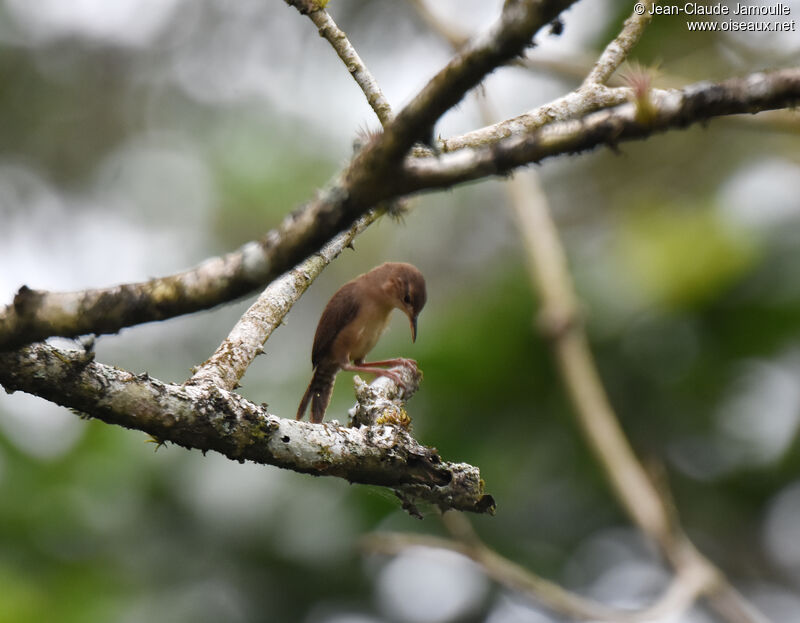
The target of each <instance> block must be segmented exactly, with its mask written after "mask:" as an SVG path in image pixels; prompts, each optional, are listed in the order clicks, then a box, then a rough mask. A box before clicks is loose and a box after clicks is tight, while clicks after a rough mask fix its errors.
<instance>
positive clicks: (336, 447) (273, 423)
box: [0, 344, 494, 512]
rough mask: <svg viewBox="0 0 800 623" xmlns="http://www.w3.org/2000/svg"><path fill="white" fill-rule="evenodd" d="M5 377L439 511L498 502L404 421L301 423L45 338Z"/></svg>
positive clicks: (472, 471)
mask: <svg viewBox="0 0 800 623" xmlns="http://www.w3.org/2000/svg"><path fill="white" fill-rule="evenodd" d="M0 385H2V386H3V387H4V388H5V389H6V391H9V392H13V391H24V392H27V393H30V394H34V395H36V396H41V397H42V398H45V399H47V400H50V401H51V402H54V403H56V404H60V405H63V406H66V407H71V408H73V409H76V410H78V411H80V412H82V413H84V414H85V415H87V416H88V417H92V418H97V419H100V420H102V421H104V422H107V423H109V424H116V425H119V426H124V427H126V428H131V429H136V430H140V431H144V432H146V433H149V434H150V435H152V436H153V437H154V438H156V439H158V440H160V441H162V442H168V441H169V442H172V443H174V444H177V445H179V446H183V447H185V448H195V449H198V450H202V451H204V452H205V451H208V450H215V451H217V452H220V453H221V454H224V455H225V456H227V457H228V458H231V459H234V460H238V461H245V460H249V461H254V462H256V463H262V464H265V465H275V466H278V467H283V468H286V469H291V470H294V471H297V472H303V473H308V474H313V475H317V476H337V477H340V478H345V479H347V480H348V481H350V482H354V483H364V484H373V485H382V486H387V487H391V488H393V489H395V490H396V491H398V493H399V494H400V495H401V497H403V499H404V501H405V500H406V499H407V498H409V496H410V499H411V502H412V503H413V502H415V501H420V502H425V503H427V504H435V505H437V506H439V507H440V508H442V509H448V508H453V509H459V510H466V511H474V512H491V511H492V510H493V509H494V501H493V500H492V498H491V496H489V495H487V494H486V493H485V492H484V491H483V482H482V481H481V478H480V473H479V471H478V469H477V468H475V467H472V466H470V465H466V464H463V463H449V462H447V461H444V460H443V459H442V458H441V457H440V456H439V454H438V453H437V452H436V450H434V449H432V448H427V447H425V446H422V445H421V444H419V443H418V442H417V441H416V440H415V439H414V438H413V437H412V436H411V435H410V434H408V432H407V431H405V430H404V429H402V428H401V427H397V426H388V425H383V426H380V425H376V426H361V427H358V428H356V427H352V428H347V427H344V426H341V425H339V424H337V423H335V422H331V423H326V424H311V423H307V422H297V421H295V420H289V419H285V418H280V417H278V416H276V415H273V414H271V413H269V412H268V411H267V410H266V408H264V407H261V406H258V405H255V404H253V403H251V402H249V401H248V400H246V399H244V398H243V397H241V396H239V395H238V394H235V393H232V392H228V391H225V390H223V389H220V388H218V387H215V386H214V385H211V384H202V385H173V384H168V383H163V382H161V381H159V380H157V379H153V378H151V377H149V376H147V375H146V374H143V375H134V374H132V373H130V372H127V371H125V370H120V369H118V368H114V367H112V366H107V365H104V364H101V363H98V362H96V361H94V359H93V357H92V355H91V353H85V352H83V351H65V350H59V349H56V348H53V347H51V346H48V345H46V344H35V345H32V346H28V347H25V348H22V349H19V350H17V351H13V352H7V353H0Z"/></svg>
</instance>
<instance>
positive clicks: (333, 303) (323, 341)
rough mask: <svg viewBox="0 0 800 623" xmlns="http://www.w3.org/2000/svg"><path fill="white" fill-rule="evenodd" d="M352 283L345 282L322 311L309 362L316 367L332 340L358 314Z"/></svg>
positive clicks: (329, 347)
mask: <svg viewBox="0 0 800 623" xmlns="http://www.w3.org/2000/svg"><path fill="white" fill-rule="evenodd" d="M353 287H354V284H351V283H346V284H345V285H343V286H342V287H341V288H340V289H339V290H338V291H337V292H336V294H334V295H333V297H331V300H330V301H328V304H327V305H326V306H325V309H324V311H323V312H322V317H321V318H320V319H319V324H318V325H317V332H316V334H315V335H314V346H313V348H312V349H311V363H312V364H313V365H314V367H315V368H316V367H317V365H318V364H319V362H320V361H321V360H322V359H323V358H324V357H325V355H326V354H327V353H328V351H329V350H330V349H331V346H333V341H334V340H335V339H336V336H337V335H339V333H340V332H341V330H342V329H344V328H345V327H346V326H347V325H348V324H349V323H350V322H352V321H353V319H354V318H355V317H356V315H357V314H358V309H359V303H358V297H357V296H355V295H354V293H353V292H352V291H351V290H352V289H353Z"/></svg>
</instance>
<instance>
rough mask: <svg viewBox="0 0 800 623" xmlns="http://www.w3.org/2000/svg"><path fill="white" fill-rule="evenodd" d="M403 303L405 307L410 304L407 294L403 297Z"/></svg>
mask: <svg viewBox="0 0 800 623" xmlns="http://www.w3.org/2000/svg"><path fill="white" fill-rule="evenodd" d="M403 303H405V304H406V305H409V304H410V303H411V297H410V296H409V295H408V293H406V295H405V296H404V297H403Z"/></svg>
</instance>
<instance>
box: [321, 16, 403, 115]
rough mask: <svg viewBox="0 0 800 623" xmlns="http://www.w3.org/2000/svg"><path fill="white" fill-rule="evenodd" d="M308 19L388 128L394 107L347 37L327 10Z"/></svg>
mask: <svg viewBox="0 0 800 623" xmlns="http://www.w3.org/2000/svg"><path fill="white" fill-rule="evenodd" d="M308 17H309V19H310V20H311V21H312V22H314V25H315V26H316V27H317V28H318V29H319V34H320V36H321V37H323V38H324V39H325V40H326V41H328V43H330V44H331V46H332V47H333V49H334V50H336V54H338V55H339V58H340V59H342V62H343V63H344V64H345V66H346V67H347V71H349V72H350V75H352V76H353V80H355V81H356V84H358V86H359V87H361V90H362V91H363V92H364V95H365V96H366V98H367V102H368V103H369V105H370V107H371V108H372V110H374V111H375V114H376V115H377V117H378V120H379V121H380V122H381V125H382V126H386V124H387V123H389V122H390V121H391V120H392V107H391V105H390V104H389V100H387V99H386V97H385V96H384V95H383V92H382V91H381V88H380V86H379V85H378V81H377V80H375V78H374V76H373V75H372V74H371V73H370V71H369V69H367V66H366V65H365V64H364V61H362V60H361V57H360V56H359V55H358V52H356V49H355V48H354V47H353V46H352V44H351V43H350V40H349V39H348V38H347V35H346V34H345V33H344V31H343V30H342V29H341V28H339V27H338V26H337V25H336V22H334V21H333V18H332V17H331V16H330V15H329V14H328V12H327V11H326V10H325V9H319V10H317V11H311V12H310V13H309V14H308Z"/></svg>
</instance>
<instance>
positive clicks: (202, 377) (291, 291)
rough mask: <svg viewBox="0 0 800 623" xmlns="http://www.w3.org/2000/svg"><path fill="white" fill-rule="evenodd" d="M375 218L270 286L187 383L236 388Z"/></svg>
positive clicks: (360, 221) (367, 216) (368, 217)
mask: <svg viewBox="0 0 800 623" xmlns="http://www.w3.org/2000/svg"><path fill="white" fill-rule="evenodd" d="M378 216H379V212H378V211H377V210H372V211H371V212H367V214H365V215H364V216H362V217H361V218H360V219H358V221H356V222H355V224H354V225H353V226H352V227H350V229H348V230H347V231H344V232H342V233H341V234H339V235H338V236H336V237H335V238H334V239H333V240H331V241H330V242H329V243H328V244H326V245H325V246H324V247H323V248H322V249H321V250H320V251H319V252H318V253H315V254H314V255H312V256H311V257H309V258H307V259H306V260H304V261H303V262H302V263H300V264H298V265H297V266H295V267H294V268H293V269H292V270H290V271H288V272H286V273H284V274H283V275H281V276H280V277H279V278H278V279H276V280H275V281H273V282H272V283H270V284H269V286H267V288H266V290H264V291H263V292H262V293H261V295H260V296H259V297H258V299H256V301H255V303H253V304H252V305H251V306H250V308H249V309H248V310H247V311H246V312H245V313H244V314H243V315H242V317H241V318H240V319H239V321H238V322H237V323H236V325H234V327H233V329H232V330H231V332H230V334H229V335H228V337H227V338H226V339H225V340H224V341H223V342H222V344H220V346H219V348H217V350H216V352H215V353H214V354H213V355H212V356H211V357H210V358H209V359H208V360H207V361H206V362H205V363H204V364H202V365H201V366H200V367H199V368H198V369H197V371H196V372H195V373H194V375H193V376H192V378H191V379H190V380H189V382H190V383H213V384H215V385H217V386H218V387H221V388H222V389H226V390H229V391H230V390H233V389H234V388H236V387H237V385H238V383H239V381H240V380H241V378H242V377H243V376H244V373H245V372H246V370H247V368H248V366H249V365H250V364H251V363H252V362H253V360H254V359H255V358H256V356H258V355H259V354H260V353H261V352H263V351H262V346H263V345H264V343H265V342H266V341H267V340H268V339H269V336H270V335H272V332H273V331H274V330H275V329H276V328H277V327H278V326H280V324H281V322H283V318H284V317H285V316H286V314H287V313H289V310H290V309H291V308H292V306H293V305H294V304H295V302H297V300H298V299H299V298H300V297H301V296H302V295H303V293H304V292H305V291H306V289H307V288H308V287H309V286H310V285H311V284H312V283H313V281H314V280H315V279H316V278H317V277H318V276H319V274H320V273H321V272H322V270H323V269H324V268H325V267H326V266H327V265H328V264H330V263H331V262H332V261H333V260H334V259H335V258H336V257H337V256H338V255H339V254H340V253H341V252H342V251H343V250H344V249H345V248H347V247H348V246H349V245H350V244H351V243H352V242H353V240H354V239H355V237H356V236H357V235H358V234H360V233H361V232H362V231H364V230H365V229H366V228H367V227H368V226H369V225H370V224H372V223H373V222H374V221H375V220H376V219H377V218H378Z"/></svg>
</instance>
